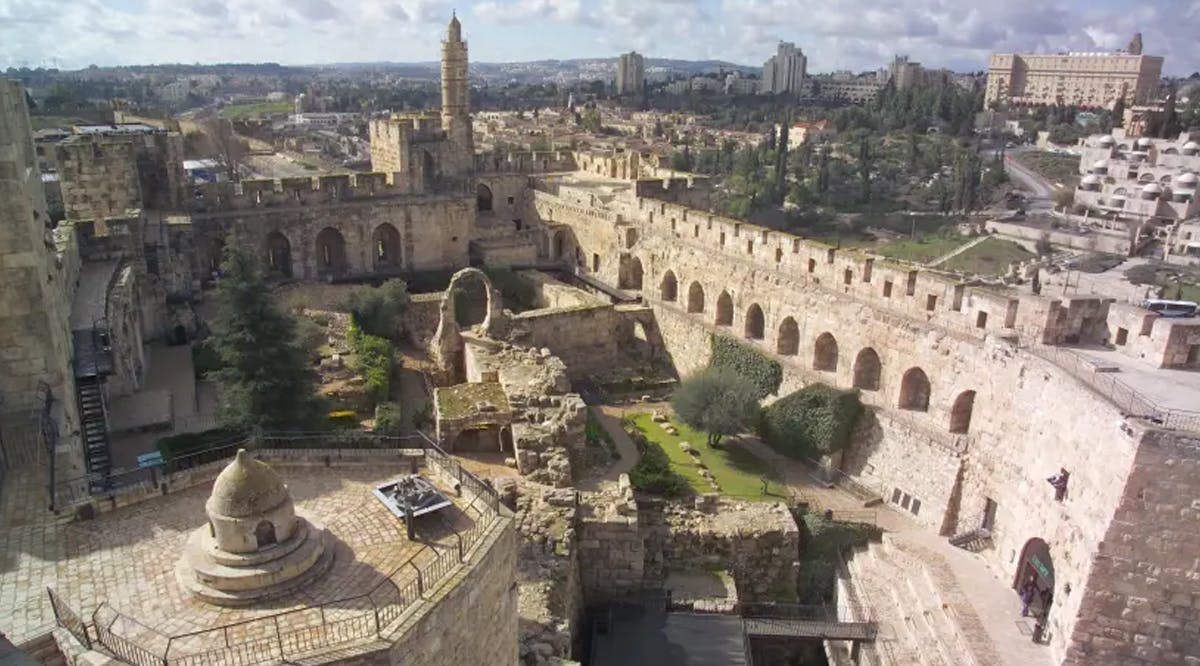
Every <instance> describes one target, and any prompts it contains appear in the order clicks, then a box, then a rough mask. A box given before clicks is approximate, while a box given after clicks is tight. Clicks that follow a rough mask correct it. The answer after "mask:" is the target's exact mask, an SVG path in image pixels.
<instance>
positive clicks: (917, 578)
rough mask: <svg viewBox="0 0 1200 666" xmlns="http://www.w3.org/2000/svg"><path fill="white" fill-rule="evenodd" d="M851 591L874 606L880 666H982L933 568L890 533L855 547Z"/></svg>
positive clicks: (850, 563) (874, 652) (875, 651)
mask: <svg viewBox="0 0 1200 666" xmlns="http://www.w3.org/2000/svg"><path fill="white" fill-rule="evenodd" d="M846 566H847V569H848V570H849V575H850V581H849V582H850V589H851V593H852V594H853V595H855V596H856V597H858V599H857V601H858V602H859V603H862V604H865V605H867V606H869V607H870V608H871V612H872V616H873V618H874V619H875V620H876V621H878V622H879V636H878V639H877V641H876V645H875V646H874V649H873V650H872V651H871V653H872V657H873V660H874V661H875V662H877V666H978V662H977V660H976V658H975V656H974V654H973V652H972V649H971V647H970V645H969V644H968V642H967V640H966V639H965V638H964V636H963V633H962V630H961V628H960V626H959V618H958V614H957V611H956V610H955V608H954V607H953V606H952V605H951V604H947V603H945V602H944V601H943V598H942V594H941V592H940V591H939V589H938V585H937V583H936V582H935V580H934V578H933V577H932V576H931V575H930V571H929V569H928V568H927V567H926V566H925V564H923V563H922V562H921V560H920V558H918V557H916V556H914V554H912V553H910V552H908V551H906V550H905V549H904V548H903V547H902V546H900V545H899V544H897V543H896V541H895V539H894V538H893V537H891V535H884V537H883V541H882V543H878V544H869V545H868V546H866V547H864V548H858V549H856V550H855V551H854V552H853V554H852V556H851V557H850V558H849V559H848V560H847V562H846Z"/></svg>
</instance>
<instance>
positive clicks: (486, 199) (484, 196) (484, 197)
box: [475, 183, 492, 212]
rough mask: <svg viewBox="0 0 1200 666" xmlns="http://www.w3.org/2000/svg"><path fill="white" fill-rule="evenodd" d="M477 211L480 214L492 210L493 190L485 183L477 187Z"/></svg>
mask: <svg viewBox="0 0 1200 666" xmlns="http://www.w3.org/2000/svg"><path fill="white" fill-rule="evenodd" d="M475 210H477V211H480V212H486V211H490V210H492V188H490V187H488V186H487V185H484V184H483V183H479V184H477V185H475Z"/></svg>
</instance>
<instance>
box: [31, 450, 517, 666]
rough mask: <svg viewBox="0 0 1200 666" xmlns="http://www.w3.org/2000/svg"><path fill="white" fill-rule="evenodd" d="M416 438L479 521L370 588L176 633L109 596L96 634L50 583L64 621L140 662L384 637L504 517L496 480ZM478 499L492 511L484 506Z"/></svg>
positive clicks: (214, 659) (241, 655) (209, 658)
mask: <svg viewBox="0 0 1200 666" xmlns="http://www.w3.org/2000/svg"><path fill="white" fill-rule="evenodd" d="M308 439H309V438H308V436H307V435H303V434H300V433H274V434H270V435H263V436H262V437H261V438H260V441H262V442H270V443H271V444H273V445H279V444H282V443H285V442H292V443H295V442H297V441H301V440H304V441H308ZM314 439H315V438H314ZM381 439H384V440H386V441H388V442H389V443H395V442H397V441H400V438H381ZM408 439H409V441H415V442H417V443H419V444H420V445H421V446H420V447H419V448H421V449H422V450H423V451H424V454H425V459H426V464H427V465H430V466H432V467H434V468H436V469H437V470H438V471H439V472H440V473H442V474H443V475H445V476H446V477H447V478H450V479H454V480H455V481H457V483H458V487H459V489H460V490H461V491H462V492H463V494H464V495H468V494H469V495H473V496H474V497H473V498H472V500H471V503H470V507H471V508H472V509H473V510H474V511H475V512H476V514H477V515H478V519H477V520H475V523H474V525H472V526H471V527H470V528H469V529H467V530H466V531H463V532H458V531H457V530H455V531H454V536H455V537H456V540H455V543H454V545H452V546H450V547H447V548H444V549H442V550H441V551H440V552H439V551H437V550H435V549H434V548H433V547H431V546H429V545H424V546H422V547H421V548H420V549H419V550H418V551H417V552H416V553H414V554H413V555H412V556H411V557H409V558H408V559H407V560H406V561H405V562H404V563H403V564H401V565H399V566H398V567H396V568H395V569H393V570H392V571H390V572H389V573H388V574H387V575H386V576H385V577H384V578H383V579H382V580H380V581H379V582H378V583H376V584H375V585H373V586H372V587H371V589H369V590H368V591H366V592H364V593H361V594H357V595H351V596H347V597H344V598H340V599H337V600H334V601H329V602H326V603H323V604H320V605H318V606H313V607H308V608H301V609H295V610H291V611H284V612H282V613H277V614H274V615H270V616H266V617H262V618H254V619H250V620H245V621H242V622H236V623H232V624H227V625H223V626H219V627H214V628H211V629H203V630H200V631H194V632H189V633H183V634H175V635H169V636H168V635H165V634H162V633H160V632H158V631H157V630H155V629H153V628H151V627H148V626H146V625H144V624H142V623H140V622H138V621H137V620H134V619H133V618H130V617H128V616H126V615H124V614H122V613H119V612H118V611H116V609H114V608H112V606H109V605H108V604H107V603H105V602H101V603H100V604H99V605H98V606H97V607H96V610H95V611H94V612H93V613H92V622H91V630H90V632H89V627H88V625H87V624H86V623H85V622H84V621H83V619H82V616H81V615H79V614H78V613H76V612H75V611H74V610H72V609H71V608H70V606H69V605H68V604H67V603H66V602H65V601H64V600H63V599H62V598H61V597H60V596H59V595H58V594H57V593H55V592H54V591H53V590H49V589H48V590H47V593H48V595H49V596H50V603H51V606H52V608H53V609H54V613H55V618H56V621H57V623H58V624H59V625H60V626H62V627H64V628H66V629H67V630H68V631H70V632H71V634H72V635H74V636H75V637H76V639H78V640H79V641H80V642H81V643H84V644H85V645H87V646H89V647H91V646H92V640H91V636H92V634H93V633H94V635H95V638H96V642H98V643H99V644H100V645H101V646H103V647H104V648H105V649H106V650H108V651H109V652H111V653H112V654H113V655H115V656H117V657H119V658H120V659H122V660H124V661H127V662H128V663H131V664H134V665H135V666H231V665H232V666H252V665H254V664H263V663H275V662H279V661H282V660H285V659H287V658H289V657H291V656H297V655H301V654H309V653H312V652H315V651H319V650H323V649H326V648H331V647H334V646H341V645H344V644H347V643H352V642H355V641H360V640H366V639H371V638H377V637H381V636H383V634H384V633H385V632H386V630H387V628H388V627H389V626H390V625H392V624H393V623H394V622H396V621H397V620H399V619H400V617H401V616H402V615H404V613H405V612H406V611H408V610H410V609H412V608H414V607H415V606H416V605H417V604H418V603H419V602H420V600H421V599H422V598H423V597H424V596H425V595H426V594H427V593H428V592H429V591H430V590H432V589H433V588H434V587H436V586H437V585H438V584H439V583H441V582H442V581H444V580H447V579H448V578H449V577H450V576H451V574H452V573H453V572H454V570H455V569H456V568H457V567H458V566H459V565H460V564H461V563H463V562H465V561H466V560H467V559H468V556H469V554H470V553H471V551H472V550H473V548H474V547H475V546H476V545H477V544H478V543H479V542H480V541H482V540H483V538H484V537H485V536H486V535H487V534H488V533H489V532H490V531H491V529H492V526H493V524H494V522H495V520H496V519H497V518H498V517H499V515H500V513H499V506H500V498H499V496H498V495H497V494H496V491H495V490H494V489H493V488H492V487H491V486H489V485H488V484H487V483H485V482H484V481H482V480H481V479H479V477H477V476H475V475H474V474H472V473H471V472H469V471H468V470H466V469H465V468H463V467H462V466H461V465H459V464H458V463H457V462H456V461H455V460H454V459H453V458H452V457H450V456H449V455H448V454H446V452H445V451H443V450H442V449H440V448H438V446H437V445H436V444H435V443H434V442H433V441H432V440H431V439H429V437H428V436H427V435H425V434H424V433H420V432H418V435H417V436H414V437H412V438H408ZM326 441H328V440H326ZM237 444H238V445H243V444H244V442H237ZM221 446H222V447H230V446H232V445H231V444H222V445H221ZM301 448H308V447H301ZM212 450H213V449H206V451H205V452H208V451H212ZM205 452H201V453H205ZM331 452H332V451H331ZM225 462H226V461H225V460H218V461H215V462H210V463H202V465H223V464H224V463H225ZM194 469H195V468H189V470H194ZM476 504H479V505H480V506H481V507H484V508H485V509H486V510H483V511H481V510H480V508H479V507H476ZM428 553H434V557H433V559H432V560H431V561H429V562H427V563H426V564H425V565H424V566H418V565H417V559H418V558H420V557H422V556H426V557H427V556H428Z"/></svg>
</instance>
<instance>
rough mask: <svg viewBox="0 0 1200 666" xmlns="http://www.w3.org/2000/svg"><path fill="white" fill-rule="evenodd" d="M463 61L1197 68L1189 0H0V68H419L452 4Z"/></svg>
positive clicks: (1199, 9) (1199, 16) (1177, 71)
mask: <svg viewBox="0 0 1200 666" xmlns="http://www.w3.org/2000/svg"><path fill="white" fill-rule="evenodd" d="M454 9H456V10H457V13H458V15H459V16H460V17H461V19H462V21H463V23H464V32H465V37H466V38H467V39H468V40H469V41H470V42H471V49H472V54H473V56H474V57H473V59H474V60H475V61H477V62H522V61H534V60H545V59H579V58H614V57H616V56H617V54H619V53H622V52H626V51H629V50H634V49H636V50H637V51H639V52H641V53H644V54H646V57H647V58H672V59H683V60H709V59H714V60H726V61H729V62H732V63H737V64H744V65H748V66H755V65H756V64H761V63H762V61H763V60H764V59H765V58H766V57H768V56H769V55H770V54H771V53H772V52H774V49H775V45H776V43H777V42H778V41H780V40H784V41H790V42H795V43H796V45H797V46H798V47H799V48H801V49H803V50H804V52H805V54H806V55H808V56H809V69H810V70H811V71H814V72H823V71H834V70H839V69H851V70H869V69H874V68H877V67H880V66H882V65H884V64H886V63H887V62H888V61H890V59H891V56H892V54H894V53H907V54H909V55H910V56H912V58H913V59H914V60H918V61H920V62H922V63H923V64H924V65H926V66H927V67H933V68H940V67H946V68H950V69H954V70H956V71H980V70H983V69H985V68H986V66H987V58H988V54H990V53H991V52H994V51H1017V52H1042V53H1053V52H1057V51H1060V50H1073V51H1089V50H1111V49H1117V48H1123V47H1124V46H1125V44H1127V43H1128V41H1129V39H1130V38H1131V37H1132V35H1133V33H1134V32H1139V31H1140V32H1141V33H1142V34H1143V36H1144V39H1145V43H1146V52H1147V53H1148V54H1154V55H1161V56H1164V57H1165V58H1166V66H1165V68H1164V73H1165V74H1168V75H1183V76H1186V75H1188V74H1190V73H1191V72H1193V71H1196V70H1197V69H1200V45H1198V44H1197V43H1195V41H1194V40H1193V39H1191V35H1190V34H1189V29H1188V28H1189V26H1195V25H1197V24H1200V3H1198V2H1195V1H1194V0H1169V1H1167V2H1161V3H1155V5H1153V6H1142V7H1137V8H1135V9H1133V10H1129V9H1128V8H1127V7H1126V6H1124V5H1122V4H1121V3H1117V2H1115V1H1114V0H1100V1H1099V2H1091V3H1086V4H1085V3H1084V2H1082V0H1059V1H1057V2H1048V3H1043V4H1041V5H1039V6H1038V7H1037V8H1035V9H1022V10H1018V9H1012V8H1006V7H1001V6H996V3H985V2H982V1H980V0H970V1H969V2H961V3H952V4H951V3H943V2H940V1H939V0H918V1H917V2H915V3H909V4H907V5H903V6H900V5H895V4H894V3H884V2H882V1H879V0H868V1H867V2H856V3H850V2H840V1H834V2H819V3H818V2H812V1H811V0H663V1H661V2H638V3H635V2H632V1H631V0H601V1H599V2H589V3H584V2H582V1H581V0H478V1H475V2H456V3H452V2H447V1H445V0H353V1H350V2H336V3H335V2H333V1H332V0H299V1H297V2H287V3H284V2H279V1H278V0H263V1H261V2H253V3H252V2H249V0H190V1H188V2H182V3H171V2H167V1H166V0H71V1H70V2H68V3H54V2H50V0H0V67H10V66H31V67H36V66H50V65H57V66H59V67H61V68H64V69H75V68H82V67H86V66H88V65H90V64H96V65H102V66H103V65H134V64H157V63H173V62H179V63H193V62H195V63H218V62H278V63H281V64H292V65H300V64H323V63H334V62H376V61H389V62H422V61H433V60H436V59H437V50H436V42H435V41H434V40H430V39H429V35H430V34H431V33H433V34H436V33H440V32H441V31H442V30H443V29H444V26H445V24H446V20H447V19H448V17H449V15H450V13H451V11H452V10H454Z"/></svg>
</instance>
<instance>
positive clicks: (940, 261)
mask: <svg viewBox="0 0 1200 666" xmlns="http://www.w3.org/2000/svg"><path fill="white" fill-rule="evenodd" d="M989 238H991V236H989V235H987V234H980V235H979V236H978V237H977V238H975V239H974V240H972V241H971V242H969V243H964V244H962V245H959V246H958V247H956V248H954V249H953V250H950V251H949V252H947V253H946V254H943V255H942V256H940V257H938V258H937V259H934V260H933V261H930V262H927V263H926V264H925V265H926V266H927V267H929V268H933V267H935V266H940V265H942V264H944V263H946V262H947V261H950V260H951V259H953V258H954V257H957V256H958V255H960V254H962V253H963V252H966V251H967V250H969V249H971V248H973V247H975V246H976V245H979V244H980V243H982V242H983V241H985V240H987V239H989Z"/></svg>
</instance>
